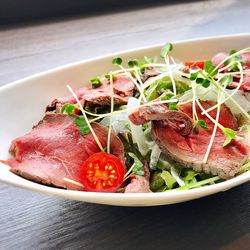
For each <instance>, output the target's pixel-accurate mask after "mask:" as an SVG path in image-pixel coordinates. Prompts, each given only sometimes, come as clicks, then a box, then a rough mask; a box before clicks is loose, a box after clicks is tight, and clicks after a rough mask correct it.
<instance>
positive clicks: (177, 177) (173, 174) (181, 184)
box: [170, 166, 185, 187]
mask: <svg viewBox="0 0 250 250" xmlns="http://www.w3.org/2000/svg"><path fill="white" fill-rule="evenodd" d="M170 173H171V175H172V176H173V177H174V178H175V179H176V181H177V183H178V184H179V185H180V186H181V187H182V186H184V185H185V182H184V181H183V180H182V179H181V178H180V175H179V173H178V171H177V170H176V168H175V167H173V166H171V168H170Z"/></svg>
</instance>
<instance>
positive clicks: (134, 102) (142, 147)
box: [127, 97, 149, 156]
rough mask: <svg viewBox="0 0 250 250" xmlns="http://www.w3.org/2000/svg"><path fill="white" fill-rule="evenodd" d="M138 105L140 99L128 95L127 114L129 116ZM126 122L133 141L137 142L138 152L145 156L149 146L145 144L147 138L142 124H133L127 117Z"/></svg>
mask: <svg viewBox="0 0 250 250" xmlns="http://www.w3.org/2000/svg"><path fill="white" fill-rule="evenodd" d="M139 105H140V101H139V100H138V99H136V98H134V97H130V98H129V99H128V106H127V107H128V111H127V116H129V115H130V114H131V113H132V112H133V111H134V110H135V109H136V108H137V107H138V106H139ZM127 119H128V118H127ZM128 122H129V125H130V128H131V134H132V138H133V141H134V142H135V143H137V146H138V149H139V151H140V153H141V154H142V156H145V155H146V154H147V153H148V152H149V146H148V145H147V140H146V137H145V135H144V133H143V130H142V126H136V125H134V124H133V123H132V122H131V121H130V120H129V119H128Z"/></svg>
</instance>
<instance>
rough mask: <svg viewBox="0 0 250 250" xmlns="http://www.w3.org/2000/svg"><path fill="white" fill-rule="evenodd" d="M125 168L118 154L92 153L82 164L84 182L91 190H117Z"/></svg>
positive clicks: (87, 189)
mask: <svg viewBox="0 0 250 250" xmlns="http://www.w3.org/2000/svg"><path fill="white" fill-rule="evenodd" d="M124 174H125V168H124V165H123V164H122V162H121V160H120V159H119V158H117V157H116V156H114V155H112V154H108V153H104V152H100V153H96V154H93V155H91V156H90V157H89V158H88V159H87V160H86V161H85V162H84V164H83V166H82V184H83V185H84V188H85V190H86V191H90V192H116V191H117V190H118V189H119V187H120V186H121V184H122V183H123V179H124Z"/></svg>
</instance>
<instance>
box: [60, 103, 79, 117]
mask: <svg viewBox="0 0 250 250" xmlns="http://www.w3.org/2000/svg"><path fill="white" fill-rule="evenodd" d="M75 109H76V105H74V104H70V103H66V104H64V105H63V107H62V109H61V113H64V112H66V113H67V114H68V115H72V114H73V113H74V111H75Z"/></svg>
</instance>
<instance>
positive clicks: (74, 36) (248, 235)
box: [0, 0, 250, 250]
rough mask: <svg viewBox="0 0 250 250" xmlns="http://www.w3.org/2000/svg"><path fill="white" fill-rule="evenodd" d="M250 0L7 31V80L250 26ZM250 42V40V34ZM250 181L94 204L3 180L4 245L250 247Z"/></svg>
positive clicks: (1, 53)
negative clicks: (167, 198)
mask: <svg viewBox="0 0 250 250" xmlns="http://www.w3.org/2000/svg"><path fill="white" fill-rule="evenodd" d="M249 13H250V2H249V0H242V1H236V0H219V1H198V2H197V1H195V2H189V3H181V4H171V5H168V4H166V5H164V4H162V5H158V6H150V7H147V8H143V7H141V8H140V9H135V10H133V9H129V10H126V11H119V12H118V11H116V12H113V13H105V14H98V15H95V16H88V17H86V16H85V17H79V18H75V19H67V20H62V21H50V22H49V21H48V22H46V23H45V22H44V23H39V24H38V23H37V24H33V25H27V26H23V27H16V28H13V27H12V28H11V27H7V28H5V29H2V30H1V31H0V85H4V84H7V83H8V82H11V81H13V80H17V79H19V78H22V77H25V76H28V75H30V74H33V73H36V72H39V71H43V70H47V69H50V68H51V67H55V66H59V65H62V64H65V63H70V62H74V61H77V60H82V59H85V58H90V57H94V56H99V55H103V54H106V53H110V52H115V51H119V50H124V49H130V48H136V47H140V46H145V45H151V44H154V43H164V42H165V41H175V40H180V39H186V38H195V37H203V36H211V35H223V34H232V33H243V32H249V31H250V28H249V23H250V15H249ZM249 42H250V41H249ZM249 192H250V185H249V184H244V185H242V186H240V187H237V188H234V189H232V190H229V191H227V192H225V193H219V194H216V195H213V196H210V197H206V198H202V199H199V200H195V201H191V202H186V203H182V204H177V205H170V206H161V207H148V208H146V207H145V208H126V207H111V206H103V205H93V204H87V203H83V202H76V201H68V200H62V199H57V198H54V197H48V196H45V195H42V194H38V193H33V192H29V191H26V190H21V189H17V188H15V187H10V186H6V185H1V186H0V200H1V202H0V228H1V230H0V249H204V250H205V249H249V246H250V215H249V212H250V198H249V197H250V196H249Z"/></svg>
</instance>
